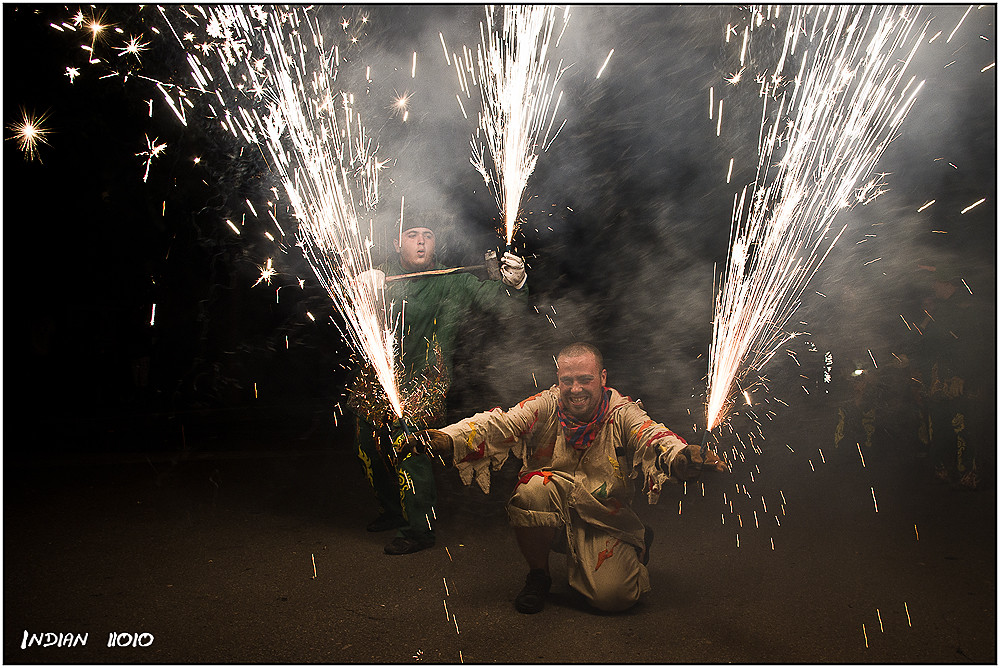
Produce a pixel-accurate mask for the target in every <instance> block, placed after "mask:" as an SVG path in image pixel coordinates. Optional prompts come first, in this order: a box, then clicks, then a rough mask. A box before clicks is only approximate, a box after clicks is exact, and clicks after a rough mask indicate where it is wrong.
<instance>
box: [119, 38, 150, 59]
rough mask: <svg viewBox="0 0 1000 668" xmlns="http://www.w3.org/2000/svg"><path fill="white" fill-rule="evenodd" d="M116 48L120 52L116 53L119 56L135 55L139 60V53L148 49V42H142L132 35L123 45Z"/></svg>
mask: <svg viewBox="0 0 1000 668" xmlns="http://www.w3.org/2000/svg"><path fill="white" fill-rule="evenodd" d="M116 48H117V50H118V51H119V52H120V53H119V54H118V57H119V58H120V57H122V56H135V59H136V60H140V58H139V54H140V53H142V52H143V51H147V50H148V49H149V42H145V43H142V42H140V41H139V38H138V37H132V38H131V39H129V41H128V42H126V43H125V46H121V47H116Z"/></svg>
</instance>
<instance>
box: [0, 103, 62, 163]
mask: <svg viewBox="0 0 1000 668" xmlns="http://www.w3.org/2000/svg"><path fill="white" fill-rule="evenodd" d="M46 120H48V112H46V113H43V114H41V115H38V116H36V115H35V114H34V113H32V112H29V111H28V110H27V109H21V120H20V121H18V122H17V123H11V124H10V125H8V126H7V129H8V130H10V131H12V132H13V133H14V135H13V136H12V137H7V139H15V140H17V145H18V147H19V148H20V149H21V151H23V152H24V155H25V157H26V158H27V159H28V160H29V161H30V160H35V159H37V160H38V162H41V161H42V159H41V157H40V156H39V155H38V146H39V144H45V145H46V146H48V145H49V142H48V140H47V139H46V137H48V136H49V134H50V133H51V132H52V130H50V129H49V128H47V127H45V121H46Z"/></svg>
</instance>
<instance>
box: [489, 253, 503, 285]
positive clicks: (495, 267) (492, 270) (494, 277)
mask: <svg viewBox="0 0 1000 668" xmlns="http://www.w3.org/2000/svg"><path fill="white" fill-rule="evenodd" d="M486 277H487V278H489V279H490V280H491V281H499V280H500V278H501V276H500V261H499V260H498V259H497V252H496V251H495V250H488V251H486Z"/></svg>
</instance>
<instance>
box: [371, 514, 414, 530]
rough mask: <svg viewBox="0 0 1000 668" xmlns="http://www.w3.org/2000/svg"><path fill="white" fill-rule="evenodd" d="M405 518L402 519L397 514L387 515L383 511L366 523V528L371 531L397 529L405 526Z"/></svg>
mask: <svg viewBox="0 0 1000 668" xmlns="http://www.w3.org/2000/svg"><path fill="white" fill-rule="evenodd" d="M405 526H406V520H404V519H403V518H402V517H400V516H399V515H388V514H385V513H383V514H382V515H379V516H378V517H376V518H375V519H373V520H372V521H371V522H369V523H368V526H367V529H368V530H369V531H371V532H373V533H374V532H377V531H388V530H389V529H398V528H399V527H405Z"/></svg>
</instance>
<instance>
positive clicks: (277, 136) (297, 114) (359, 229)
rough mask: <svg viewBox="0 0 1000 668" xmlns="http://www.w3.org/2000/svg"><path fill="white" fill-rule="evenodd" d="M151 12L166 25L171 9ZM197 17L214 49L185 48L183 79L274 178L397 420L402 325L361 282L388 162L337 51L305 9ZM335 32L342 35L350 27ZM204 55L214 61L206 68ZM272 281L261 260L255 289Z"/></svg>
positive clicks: (240, 8) (242, 8)
mask: <svg viewBox="0 0 1000 668" xmlns="http://www.w3.org/2000/svg"><path fill="white" fill-rule="evenodd" d="M160 11H161V13H163V15H164V18H167V11H168V10H167V9H166V8H161V10H160ZM200 11H202V12H203V14H204V16H205V21H206V23H205V26H204V27H205V29H206V31H207V32H208V33H209V36H210V37H212V38H213V39H212V41H211V42H210V44H211V49H204V48H200V47H199V45H198V44H194V43H192V44H191V45H190V48H189V49H188V62H189V64H190V65H191V72H192V76H193V78H194V80H195V82H196V83H197V85H198V88H199V89H200V90H203V91H205V92H207V93H209V94H210V95H212V96H213V97H215V98H216V99H217V101H218V102H219V103H221V107H222V108H221V111H219V116H220V120H221V121H223V122H224V126H225V127H226V128H227V129H228V130H229V131H230V132H231V133H232V134H233V135H234V136H236V137H237V138H239V139H242V140H244V141H245V142H246V143H248V144H251V145H256V146H257V147H258V148H259V150H260V151H261V152H262V153H263V154H264V156H265V158H266V159H267V161H268V164H269V165H270V166H271V169H272V171H273V172H274V173H275V174H276V176H277V177H278V178H279V179H280V181H281V185H282V187H283V189H284V192H285V195H286V196H287V197H288V200H289V202H290V204H291V207H292V210H293V211H294V214H295V217H296V219H297V220H298V224H299V226H298V231H297V233H296V241H297V243H298V245H299V246H300V247H301V248H302V250H303V254H304V255H305V257H306V259H307V261H308V262H309V264H310V266H311V267H312V269H313V272H314V273H315V275H316V278H317V279H318V280H319V282H320V284H321V285H322V286H323V288H324V289H325V290H326V292H327V294H328V295H329V296H330V298H331V299H332V300H333V302H334V304H335V305H336V306H337V308H338V310H339V311H340V313H341V314H342V315H343V317H344V321H345V324H346V331H345V332H344V335H345V338H346V339H347V341H348V343H349V344H350V345H351V346H352V348H354V350H355V351H356V352H357V353H358V354H359V355H361V356H362V357H363V358H364V359H365V360H367V361H368V363H370V365H371V367H372V369H373V371H374V373H375V376H376V377H377V378H378V381H379V384H380V385H381V386H382V388H383V389H384V390H385V393H386V396H387V399H388V402H389V405H391V406H392V408H393V410H394V411H395V413H396V416H397V417H400V418H402V417H403V411H402V402H401V400H400V396H399V389H398V385H397V380H396V375H395V371H396V367H395V352H396V348H397V345H396V333H395V330H396V328H395V326H394V324H395V325H398V324H399V320H400V318H398V317H396V316H394V315H393V313H392V308H391V306H390V305H387V304H386V300H385V294H384V291H383V290H381V289H377V286H375V285H372V284H371V283H367V282H365V281H364V280H363V279H362V278H360V277H359V276H360V275H361V274H362V272H364V271H366V270H369V269H371V268H372V257H371V249H372V246H373V242H372V239H371V233H370V228H369V224H368V221H365V224H364V225H363V226H362V224H361V221H362V218H363V216H369V217H372V216H374V209H375V207H376V205H377V204H378V174H379V171H380V170H381V169H382V168H384V167H385V165H386V164H387V162H386V161H384V160H379V159H378V158H377V157H376V155H375V154H376V151H377V149H378V146H377V142H376V141H375V139H374V138H373V137H372V136H370V135H369V134H368V132H367V130H366V128H365V126H364V124H363V123H362V119H361V115H360V114H359V113H358V112H357V111H356V110H355V107H354V96H353V95H352V94H351V93H350V92H348V91H345V90H342V89H341V88H340V87H339V86H338V84H337V81H336V77H337V71H338V68H337V65H338V63H339V61H338V53H339V51H338V48H337V47H336V46H334V47H332V48H330V47H327V46H326V45H325V44H324V35H323V31H322V29H321V27H320V22H319V20H318V19H317V18H316V17H315V16H314V15H312V14H311V13H310V12H311V10H310V9H309V8H306V7H304V6H295V5H293V6H291V7H289V8H286V9H282V10H280V11H273V12H259V11H258V12H255V11H253V10H252V9H250V10H248V6H246V5H208V6H204V7H202V8H201V9H200ZM167 20H168V23H169V18H168V19H167ZM341 25H342V27H343V28H344V30H345V31H346V30H347V29H348V27H349V25H350V22H349V21H348V20H347V19H345V20H344V21H343V23H342V24H341ZM174 35H175V36H177V32H176V31H174ZM178 42H179V43H180V44H181V45H182V46H183V45H184V42H182V41H181V40H180V38H179V37H178ZM208 56H214V58H213V59H212V60H211V62H205V61H204V60H203V59H204V58H207V57H208ZM276 195H277V193H276ZM359 207H360V211H359ZM269 270H271V262H270V261H268V264H267V266H266V267H262V268H261V272H262V273H261V278H260V279H259V280H258V283H259V282H260V280H267V274H268V271H269ZM272 271H273V270H272ZM301 285H302V282H301V281H300V286H301ZM307 315H308V317H309V318H310V319H311V320H315V317H314V316H313V315H312V314H311V313H310V314H307Z"/></svg>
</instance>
